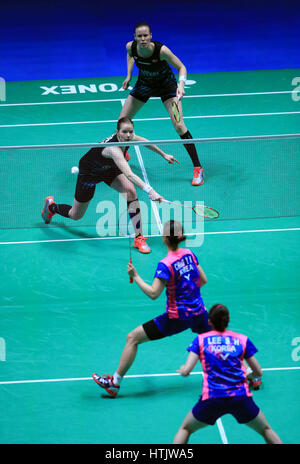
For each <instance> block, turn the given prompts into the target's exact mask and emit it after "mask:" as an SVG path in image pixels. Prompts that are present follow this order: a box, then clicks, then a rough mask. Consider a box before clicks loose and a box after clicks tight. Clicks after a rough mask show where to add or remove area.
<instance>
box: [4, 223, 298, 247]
mask: <svg viewBox="0 0 300 464" xmlns="http://www.w3.org/2000/svg"><path fill="white" fill-rule="evenodd" d="M299 230H300V227H291V228H289V229H286V228H285V229H257V230H255V229H251V230H225V231H217V232H199V233H195V234H193V233H191V234H190V233H188V234H185V235H186V236H194V235H226V234H249V233H263V232H292V231H294V232H295V231H299ZM160 236H161V235H159V234H155V235H149V236H148V237H149V238H151V237H160ZM126 238H127V237H115V236H114V237H87V238H60V239H53V240H51V239H48V240H23V241H13V242H0V245H24V244H25V245H26V244H37V243H60V242H84V241H92V240H122V239H126Z"/></svg>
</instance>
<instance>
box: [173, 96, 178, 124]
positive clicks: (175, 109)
mask: <svg viewBox="0 0 300 464" xmlns="http://www.w3.org/2000/svg"><path fill="white" fill-rule="evenodd" d="M172 111H173V116H174V119H175V121H176V122H180V111H179V108H178V99H177V101H175V100H174V101H173V103H172Z"/></svg>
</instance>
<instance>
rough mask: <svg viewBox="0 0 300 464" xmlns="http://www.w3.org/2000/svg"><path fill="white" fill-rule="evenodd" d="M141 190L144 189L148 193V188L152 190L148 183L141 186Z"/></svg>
mask: <svg viewBox="0 0 300 464" xmlns="http://www.w3.org/2000/svg"><path fill="white" fill-rule="evenodd" d="M143 190H144V192H146V193H149V192H150V190H152V187H151V185H149V184H145V187H144V188H143Z"/></svg>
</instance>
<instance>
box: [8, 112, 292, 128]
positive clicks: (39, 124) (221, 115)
mask: <svg viewBox="0 0 300 464" xmlns="http://www.w3.org/2000/svg"><path fill="white" fill-rule="evenodd" d="M291 114H300V111H278V112H274V113H238V114H211V115H202V116H184V119H210V118H243V117H252V116H284V115H291ZM132 120H133V122H145V121H169V120H170V117H161V118H133V119H132ZM117 122H118V120H117V119H110V120H106V121H103V120H99V121H62V122H40V123H30V124H1V125H0V128H8V127H36V126H65V125H76V124H106V123H117Z"/></svg>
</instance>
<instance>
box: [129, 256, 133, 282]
mask: <svg viewBox="0 0 300 464" xmlns="http://www.w3.org/2000/svg"><path fill="white" fill-rule="evenodd" d="M129 262H130V263H131V264H132V259H131V258H130V260H129ZM129 283H130V284H133V277H131V276H129Z"/></svg>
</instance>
